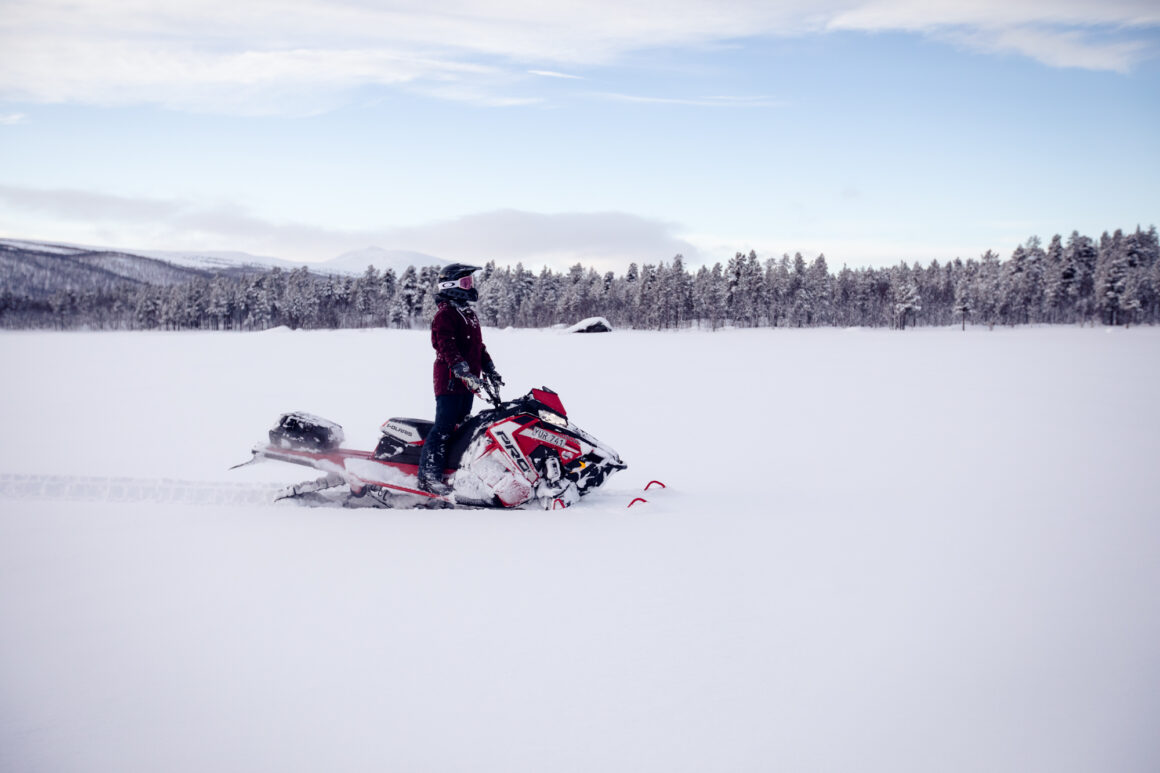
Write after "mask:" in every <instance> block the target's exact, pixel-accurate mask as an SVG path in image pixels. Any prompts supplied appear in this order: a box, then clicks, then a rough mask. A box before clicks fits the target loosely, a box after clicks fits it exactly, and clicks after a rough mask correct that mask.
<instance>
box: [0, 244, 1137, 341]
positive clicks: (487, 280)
mask: <svg viewBox="0 0 1160 773" xmlns="http://www.w3.org/2000/svg"><path fill="white" fill-rule="evenodd" d="M437 274H438V267H434V266H428V267H419V268H416V267H414V266H412V267H409V268H407V269H406V270H405V271H403V272H402V273H401V274H399V275H396V273H395V272H394V271H392V270H390V269H388V270H386V271H384V272H380V271H378V270H377V269H376V268H374V267H373V266H371V267H368V268H367V270H366V271H365V272H364V273H363V274H362V275H361V276H337V275H328V274H315V273H313V272H311V271H309V270H308V269H307V268H305V267H303V268H297V269H294V270H292V271H284V270H282V269H278V268H274V269H271V270H270V271H268V272H265V273H261V274H256V275H247V276H226V275H218V276H214V277H199V278H197V279H193V280H190V281H187V282H182V283H178V284H172V285H169V286H161V285H138V286H121V287H105V288H102V289H99V290H91V291H77V290H68V291H61V292H57V293H55V294H54V295H52V296H50V297H34V296H29V295H22V294H16V293H13V292H10V291H7V290H5V291H3V292H2V293H0V326H3V327H6V328H56V329H78V328H84V329H99V330H264V329H267V328H271V327H277V326H287V327H290V328H308V329H328V328H359V327H390V328H411V327H420V326H425V325H427V324H428V323H429V321H430V319H431V316H432V315H433V314H434V312H435V302H434V297H433V292H432V288H433V287H434V284H435V279H436V276H437ZM479 292H480V300H479V302H478V304H477V305H476V309H477V311H478V313H479V315H480V318H481V320H482V322H483V324H485V325H490V326H497V327H508V326H514V327H549V326H552V325H558V324H572V323H574V322H576V321H579V320H580V319H584V318H586V317H592V316H602V317H605V318H607V319H608V320H609V321H610V322H612V324H613V325H614V326H617V327H629V328H637V329H673V328H683V327H692V326H697V327H706V328H711V329H717V328H720V327H723V326H735V327H818V326H840V327H893V328H898V329H906V328H908V327H914V326H918V325H923V326H946V325H955V324H961V325H962V326H964V327H965V326H966V325H968V324H971V325H988V326H994V325H1023V324H1035V323H1052V324H1054V323H1089V322H1090V323H1093V324H1095V323H1102V324H1105V325H1129V324H1155V323H1156V322H1157V321H1160V240H1158V238H1157V232H1156V228H1155V226H1153V227H1151V228H1150V229H1149V230H1147V231H1144V230H1141V229H1140V228H1137V229H1136V230H1135V231H1134V232H1131V233H1127V234H1124V233H1123V232H1121V231H1116V232H1115V233H1114V234H1111V235H1109V234H1108V233H1106V232H1105V233H1104V234H1103V235H1102V236H1101V237H1100V238H1099V240H1098V241H1097V240H1094V239H1092V238H1090V237H1087V236H1081V235H1080V234H1079V233H1078V232H1073V233H1072V234H1071V236H1070V237H1068V238H1067V239H1066V240H1065V239H1063V238H1061V237H1060V236H1058V235H1057V236H1054V237H1053V238H1052V239H1051V241H1050V242H1049V243H1048V244H1047V246H1046V247H1044V246H1043V244H1042V242H1041V241H1040V239H1039V238H1037V237H1032V238H1031V239H1028V240H1027V242H1026V243H1024V244H1021V245H1019V246H1018V247H1016V248H1015V250H1014V251H1013V252H1012V253H1011V255H1010V256H1009V257H1007V258H1006V259H1001V258H1000V256H999V255H997V254H996V253H994V252H992V251H990V250H988V251H987V252H986V253H984V254H983V255H982V256H981V257H979V258H978V259H975V258H970V259H967V260H961V259H956V260H953V261H950V262H946V263H940V262H939V261H937V260H935V261H931V262H930V263H929V264H927V265H926V266H923V265H921V264H919V263H917V262H916V263H914V264H913V265H909V264H907V263H905V262H902V263H899V264H898V265H897V266H893V267H890V268H859V269H850V268H847V267H843V268H842V269H841V270H839V271H838V272H837V273H836V274H835V273H833V272H831V271H830V268H829V265H828V264H827V261H826V258H825V256H824V255H819V256H818V257H817V258H814V259H812V260H810V261H807V260H806V259H804V258H803V257H802V256H801V254H800V253H798V254H796V255H794V256H792V257H791V256H789V255H788V254H786V255H782V256H781V257H780V258H769V259H766V260H764V261H763V260H761V259H760V258H759V257H758V256H757V254H756V253H754V252H750V253H749V254H748V255H744V254H742V253H737V254H736V255H735V256H734V257H733V258H731V259H730V260H729V261H727V262H726V263H725V264H724V265H722V264H721V263H717V264H715V265H713V266H712V267H708V266H702V267H700V268H698V269H697V270H695V271H691V270H689V269H688V268H687V267H686V266H685V262H684V259H683V258H682V257H681V256H680V255H678V256H676V257H674V258H673V259H672V260H671V261H669V262H660V263H658V264H643V265H637V264H636V263H633V264H631V265H630V266H629V267H628V270H627V271H626V272H625V273H624V274H621V275H615V274H614V273H613V272H604V273H601V272H598V271H596V270H594V269H591V268H585V267H584V266H582V265H580V264H576V265H574V266H572V268H570V269H569V270H568V271H565V272H556V271H551V270H549V269H546V268H545V269H543V270H541V271H539V272H538V273H537V272H533V271H530V270H528V269H526V268H524V267H523V265H522V264H520V265H517V266H515V267H514V268H513V267H503V268H498V267H496V265H495V263H494V262H492V263H488V264H487V266H486V267H485V268H484V270H483V273H482V277H481V281H480V285H479Z"/></svg>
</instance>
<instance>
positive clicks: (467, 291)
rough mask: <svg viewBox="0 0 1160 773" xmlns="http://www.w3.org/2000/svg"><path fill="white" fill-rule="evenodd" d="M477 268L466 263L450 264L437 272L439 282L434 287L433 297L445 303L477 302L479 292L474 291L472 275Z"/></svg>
mask: <svg viewBox="0 0 1160 773" xmlns="http://www.w3.org/2000/svg"><path fill="white" fill-rule="evenodd" d="M479 270H480V268H479V266H469V265H467V264H466V263H452V264H451V265H450V266H444V267H443V268H442V269H441V270H440V271H439V281H438V282H437V283H436V285H435V297H436V298H439V299H441V300H447V301H472V302H474V301H477V300H479V291H478V290H476V289H475V281H474V280H473V279H472V276H471V275H472V274H474V273H475V272H476V271H479Z"/></svg>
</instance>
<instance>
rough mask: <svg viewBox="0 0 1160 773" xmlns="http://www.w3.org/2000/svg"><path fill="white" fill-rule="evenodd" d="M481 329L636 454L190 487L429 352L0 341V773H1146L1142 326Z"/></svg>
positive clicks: (1148, 669) (381, 410)
mask: <svg viewBox="0 0 1160 773" xmlns="http://www.w3.org/2000/svg"><path fill="white" fill-rule="evenodd" d="M485 335H486V340H487V343H488V347H489V349H490V350H491V351H492V353H493V355H494V356H495V359H496V361H497V363H498V365H499V369H500V371H501V372H502V373H503V374H504V377H505V379H506V380H507V382H508V384H509V385H510V386H509V387H508V388H507V390H506V391H505V394H516V393H517V392H522V391H526V390H527V389H528V388H530V387H532V386H540V385H547V386H549V387H552V388H554V389H556V390H557V391H559V392H560V395H561V397H562V399H563V401H564V405H565V406H566V407H567V409H568V412H569V415H570V416H572V417H573V418H574V419H575V420H576V422H577V423H578V424H579V425H580V426H581V427H583V428H585V429H586V430H588V431H589V432H591V433H592V434H593V435H595V436H596V437H597V438H599V439H600V440H602V441H604V442H607V443H608V444H610V445H611V446H612V447H614V448H616V449H617V450H618V451H619V452H620V453H621V455H622V457H623V458H624V460H625V461H626V462H627V463H628V465H629V469H628V470H627V471H626V472H623V473H620V474H619V475H617V476H614V477H613V478H612V479H611V480H610V482H609V484H608V485H607V487H606V488H605V489H602V490H601V491H599V492H597V493H595V494H593V495H592V497H589V498H586V499H585V500H584V501H582V502H581V503H580V504H579V505H577V506H576V507H574V508H571V509H569V510H565V511H555V512H547V511H542V510H525V511H514V512H512V511H509V512H498V511H383V510H370V509H356V510H344V509H338V508H332V509H319V508H314V509H312V508H305V507H300V506H297V505H295V504H292V503H289V502H282V503H278V504H255V503H254V502H253V501H252V500H251V501H247V502H243V501H242V500H241V498H231V497H230V496H224V497H223V496H216V497H215V496H210V497H208V499H207V498H200V499H197V498H188V499H187V494H188V492H190V491H194V490H196V489H197V488H198V487H199V486H200V487H201V489H200V490H202V491H209V492H211V493H213V492H215V491H216V492H217V494H219V495H220V494H223V493H224V494H227V495H228V494H229V493H230V492H231V491H243V490H251V491H252V492H256V493H261V492H262V491H264V490H265V489H266V488H269V487H270V486H272V485H276V484H279V483H289V482H296V481H300V480H304V479H307V478H309V477H314V471H311V470H307V469H306V468H294V467H291V466H288V465H282V466H279V465H276V464H275V463H272V462H271V463H267V464H265V465H252V466H249V467H245V468H242V469H240V470H236V471H233V472H227V471H226V468H227V467H228V466H229V465H231V464H234V463H236V462H239V461H243V460H244V459H246V458H247V456H248V449H249V447H250V446H251V445H252V444H253V443H254V442H256V441H258V440H261V439H262V438H263V437H264V436H265V432H266V430H267V429H268V428H269V426H271V425H272V423H273V422H274V421H275V419H276V418H277V417H278V415H279V414H280V413H282V412H283V411H287V410H292V409H303V410H309V411H311V412H314V413H317V414H319V415H322V416H325V417H327V418H330V419H333V420H335V421H338V422H340V423H342V424H343V426H344V428H345V430H346V434H347V438H348V444H349V445H352V446H355V447H368V448H369V447H371V444H373V442H374V440H375V438H376V436H377V433H378V427H379V425H380V424H381V422H382V421H383V420H384V419H386V418H387V417H389V416H426V415H429V414H430V413H431V412H432V400H431V396H430V394H429V389H430V360H431V351H430V345H429V342H428V336H427V334H426V333H425V332H424V331H411V332H404V331H342V332H291V331H288V330H274V331H268V332H265V333H253V334H227V333H218V334H199V333H186V334H170V333H132V334H118V333H61V334H52V333H5V334H2V335H0V361H2V362H4V364H5V376H4V400H3V401H0V427H3V431H4V441H3V443H2V444H0V770H3V771H21V773H26V772H27V773H37V772H39V771H54V772H61V771H64V772H70V771H85V772H89V771H118V773H129V772H132V771H142V772H145V771H149V772H150V773H153V772H154V771H167V772H173V771H191V772H193V771H197V772H198V773H204V771H257V770H277V771H318V770H341V771H504V773H511V772H513V771H528V772H529V773H531V772H533V771H534V772H535V773H542V772H543V771H594V770H599V771H634V772H635V771H658V772H663V773H673V772H678V771H698V772H699V771H748V770H752V771H771V770H776V771H842V772H847V771H889V772H890V773H897V772H898V771H922V772H923V773H927V772H928V771H932V770H936V771H940V773H941V772H943V771H971V772H972V773H974V772H977V771H988V773H992V772H994V771H1019V772H1020V773H1023V772H1025V771H1052V773H1062V772H1067V771H1090V772H1091V773H1108V772H1109V771H1116V772H1117V773H1123V772H1133V771H1139V772H1140V773H1145V772H1148V773H1151V772H1152V771H1156V770H1160V743H1158V742H1157V740H1156V727H1157V720H1158V718H1160V656H1158V654H1157V653H1158V651H1160V650H1158V648H1157V642H1160V505H1158V494H1160V479H1158V476H1157V459H1160V408H1158V404H1157V400H1156V394H1157V392H1156V384H1157V383H1158V381H1160V330H1156V329H1132V330H1128V331H1124V330H1118V329H1117V330H1103V329H1090V328H1089V329H1077V328H1055V329H1046V328H1038V329H1019V330H995V331H993V332H988V331H986V330H969V331H967V332H966V333H962V332H960V331H958V330H957V329H955V330H910V331H905V332H894V331H865V330H850V331H842V330H804V331H787V330H753V331H721V332H717V333H710V332H707V331H706V332H681V333H667V334H666V333H645V332H631V331H619V332H616V333H613V334H611V335H603V336H559V335H558V334H557V333H556V332H554V331H521V330H502V331H501V330H487V331H486V334H485ZM46 475H56V476H59V479H58V481H56V483H59V484H60V485H55V484H54V485H51V486H44V487H40V488H38V487H37V486H25V487H24V488H22V487H21V486H23V485H24V484H27V483H28V482H29V481H30V480H32V481H40V482H43V481H44V479H43V478H38V477H36V476H46ZM124 478H130V479H132V480H131V481H130V482H132V481H136V482H137V483H139V484H141V485H140V486H139V489H140V490H146V489H147V490H149V491H153V492H154V493H152V494H148V493H147V494H146V495H145V496H144V501H137V502H134V501H131V500H132V499H133V497H132V496H127V495H125V494H124V493H123V492H124V491H126V490H127V488H126V486H124V485H122V484H123V483H124V481H123V480H122V479H124ZM652 478H659V479H661V480H664V481H665V483H667V484H668V485H669V488H668V489H667V490H665V491H663V492H660V493H658V494H654V492H651V491H650V492H649V493H648V494H646V495H644V496H646V498H648V499H649V500H650V501H649V502H648V503H647V504H646V505H637V506H635V507H633V508H632V509H626V508H625V505H626V504H627V503H628V501H629V500H630V499H631V498H632V497H633V496H636V495H637V494H638V493H639V489H640V487H641V486H642V485H643V484H644V483H646V482H647V481H648V480H650V479H652ZM21 481H23V483H21ZM101 481H111V483H109V484H108V485H104V486H102V485H100V482H101ZM167 481H168V483H167ZM172 481H178V482H184V483H180V484H174V483H172ZM114 483H115V485H114ZM18 484H19V485H18ZM128 488H132V486H129V487H128ZM45 489H47V490H48V491H51V492H53V493H52V494H49V493H37V492H43V491H44V490H45ZM135 490H136V489H135ZM113 491H117V492H122V493H118V494H116V495H114V494H113V493H111V492H113ZM174 491H182V492H186V493H182V494H181V495H180V496H176V497H175V496H172V494H173V492H174ZM166 492H168V493H166ZM192 501H201V502H213V504H208V503H207V504H196V505H195V504H189V503H188V502H192Z"/></svg>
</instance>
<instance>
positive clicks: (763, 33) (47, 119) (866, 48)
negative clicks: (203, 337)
mask: <svg viewBox="0 0 1160 773" xmlns="http://www.w3.org/2000/svg"><path fill="white" fill-rule="evenodd" d="M1158 180H1160V4H1158V3H1156V2H1155V0H1102V1H1101V2H1092V1H1090V0H812V1H808V2H807V1H806V0H790V1H789V2H770V0H764V1H749V0H738V1H733V2H730V1H724V0H666V2H664V3H660V2H656V1H655V0H584V1H583V2H572V1H571V0H566V1H564V2H548V3H545V2H542V0H535V1H532V0H495V1H494V2H471V1H469V0H452V1H451V2H440V3H435V4H432V3H429V2H417V1H416V0H403V1H402V2H376V1H375V0H247V2H245V3H238V2H225V0H99V2H98V0H0V237H6V238H22V239H39V240H46V241H60V242H68V243H74V244H93V245H104V246H116V247H122V248H138V249H151V250H204V251H245V252H249V253H252V254H255V255H266V256H273V257H281V258H286V259H291V260H302V261H321V260H328V259H331V258H334V257H336V256H338V255H340V254H342V253H344V252H347V251H350V250H357V249H361V248H365V247H369V246H377V247H381V248H384V249H388V250H411V251H416V252H422V253H426V254H429V255H434V256H437V257H440V258H444V259H450V260H464V261H470V262H483V261H486V260H496V261H497V262H498V263H500V264H505V263H515V262H516V261H522V262H524V263H525V265H530V266H539V265H549V266H552V267H555V268H563V267H566V266H568V265H571V264H572V263H575V262H577V261H579V262H584V263H585V264H587V265H593V266H597V267H602V268H609V269H623V268H624V267H626V266H627V265H628V263H629V262H630V261H631V262H637V263H656V262H660V261H669V260H671V259H672V258H673V257H674V256H675V255H677V254H681V255H683V256H684V257H685V259H686V262H687V263H689V264H690V265H697V264H711V263H712V262H714V261H717V260H726V259H727V258H728V257H730V256H731V255H733V254H734V253H735V252H749V251H750V250H754V251H756V252H757V253H758V255H759V256H761V257H762V258H766V257H779V256H780V255H782V254H785V253H789V254H791V255H792V254H793V253H795V252H801V253H802V254H803V255H805V256H807V257H812V256H815V255H817V254H819V253H824V254H825V255H826V258H827V261H828V263H829V264H830V265H831V267H840V266H841V265H849V266H851V267H858V266H866V265H878V266H883V265H893V264H897V263H898V262H899V261H903V260H905V261H908V262H914V261H919V262H922V263H924V264H925V263H928V262H929V261H930V260H934V259H937V260H940V261H945V260H951V259H954V258H956V257H961V258H964V259H965V258H970V257H978V256H979V255H981V254H982V253H983V252H985V251H986V250H988V249H993V250H995V251H996V252H998V253H999V254H1000V255H1008V254H1010V252H1011V250H1013V249H1014V248H1015V246H1016V245H1018V244H1020V243H1023V242H1025V241H1026V240H1027V239H1028V238H1029V237H1031V236H1039V237H1041V238H1042V239H1043V240H1044V241H1046V240H1047V239H1049V238H1050V237H1051V236H1052V235H1054V234H1056V233H1059V234H1063V235H1064V236H1066V235H1068V234H1070V233H1071V232H1072V231H1073V230H1078V231H1079V232H1080V233H1084V234H1087V235H1090V236H1098V235H1099V234H1100V233H1102V232H1103V231H1105V230H1108V231H1112V230H1115V229H1117V228H1123V229H1125V230H1129V229H1134V228H1136V227H1137V226H1138V225H1139V226H1143V227H1144V228H1148V227H1149V226H1150V225H1153V224H1156V225H1160V185H1157V181H1158Z"/></svg>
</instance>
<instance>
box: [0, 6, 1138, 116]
mask: <svg viewBox="0 0 1160 773" xmlns="http://www.w3.org/2000/svg"><path fill="white" fill-rule="evenodd" d="M1158 28H1160V5H1158V4H1157V3H1156V2H1155V1H1154V0H1104V1H1103V2H1100V3H1092V2H1090V0H941V1H935V0H925V1H923V2H919V1H918V0H784V1H783V2H778V3H769V2H766V1H765V0H732V1H730V0H673V1H672V2H671V3H667V4H665V5H663V6H658V5H656V4H655V3H652V2H649V1H648V0H592V2H589V3H563V4H561V3H541V4H530V5H529V4H527V3H525V2H522V0H494V1H493V2H489V3H487V4H486V5H485V6H480V5H477V4H472V3H466V4H465V5H464V6H462V7H454V6H453V7H451V8H446V7H438V8H436V7H433V6H431V4H430V3H426V2H419V0H397V1H396V2H393V3H391V4H390V6H389V7H386V8H384V7H382V6H380V5H378V4H370V3H365V2H361V1H360V0H249V2H246V3H236V2H227V1H226V0H189V2H185V3H181V4H177V5H174V4H157V3H151V2H146V0H124V2H118V3H114V4H111V5H110V4H109V3H107V2H104V1H103V0H8V2H6V3H5V13H4V14H3V16H2V17H0V50H3V51H4V56H3V62H2V64H0V99H8V100H20V101H32V102H73V103H86V104H108V105H120V104H137V103H146V104H161V105H165V106H169V107H173V108H177V109H183V110H200V111H219V112H226V113H244V112H251V113H311V112H320V111H325V110H329V109H333V108H334V107H337V106H339V105H341V104H344V103H345V102H346V101H349V100H350V99H353V98H354V92H355V90H357V89H359V88H360V87H365V86H378V87H387V88H403V89H407V90H411V91H415V92H419V93H424V94H429V95H431V96H434V97H437V98H440V99H451V100H461V101H468V102H473V103H476V104H484V105H496V106H503V105H520V104H528V103H529V102H534V101H535V100H534V99H532V98H528V97H526V96H525V95H522V94H520V92H518V91H515V92H514V93H515V94H516V96H513V90H514V89H515V88H516V87H517V86H518V84H519V83H520V82H521V80H523V79H526V77H527V75H528V74H529V73H530V74H532V75H535V76H537V77H545V78H569V79H572V78H576V77H577V76H574V75H569V74H568V72H569V68H573V67H577V66H583V67H589V68H591V67H609V66H615V65H616V64H617V63H618V62H620V61H622V60H623V59H624V58H626V57H627V56H629V55H632V54H637V53H640V52H643V51H648V50H654V49H658V48H689V47H705V46H715V45H721V44H726V43H730V42H733V41H737V40H752V39H755V38H762V37H777V36H781V37H787V36H791V37H792V36H796V37H800V36H806V35H814V34H821V33H824V32H826V31H829V30H847V31H850V30H852V31H861V32H879V31H905V32H911V33H914V34H920V35H926V36H930V37H932V38H935V39H938V40H942V41H946V42H950V43H953V44H956V45H962V46H966V47H969V48H970V49H972V50H976V51H981V52H984V53H988V54H1014V55H1019V56H1024V57H1030V58H1032V59H1035V60H1038V61H1040V62H1043V63H1044V64H1047V65H1049V66H1052V67H1079V68H1085V69H1091V70H1109V71H1117V72H1127V71H1130V70H1132V69H1133V68H1134V67H1136V66H1137V65H1138V64H1139V63H1140V62H1141V61H1143V60H1144V59H1145V58H1147V57H1149V56H1152V55H1154V54H1155V52H1156V34H1155V33H1156V31H1157V29H1158ZM638 101H643V99H640V98H638ZM704 101H705V103H706V104H710V103H712V100H704Z"/></svg>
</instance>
